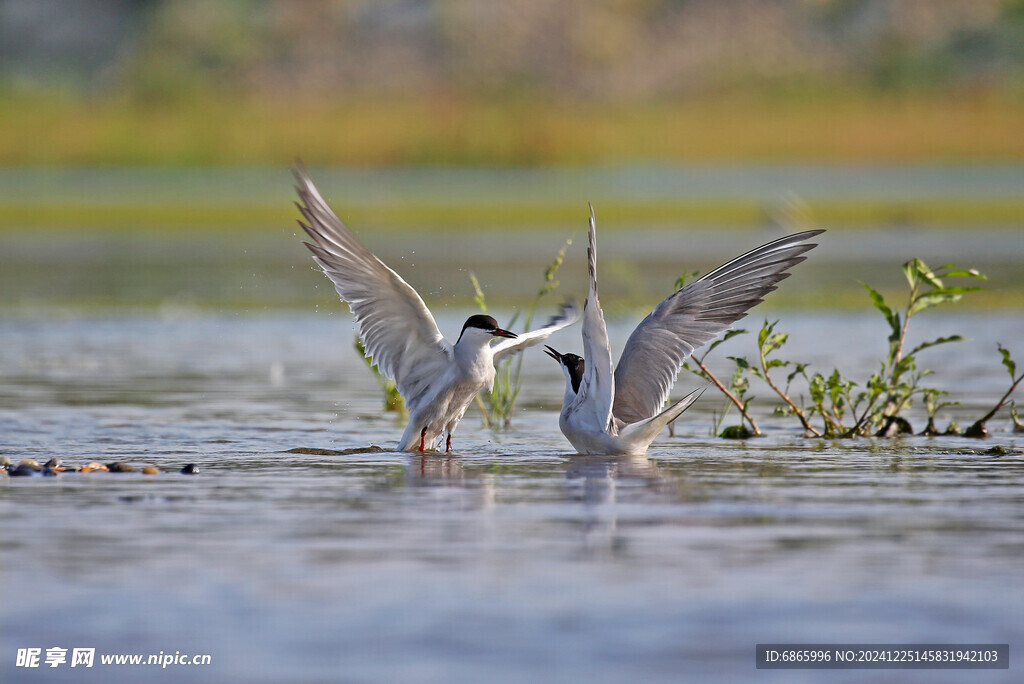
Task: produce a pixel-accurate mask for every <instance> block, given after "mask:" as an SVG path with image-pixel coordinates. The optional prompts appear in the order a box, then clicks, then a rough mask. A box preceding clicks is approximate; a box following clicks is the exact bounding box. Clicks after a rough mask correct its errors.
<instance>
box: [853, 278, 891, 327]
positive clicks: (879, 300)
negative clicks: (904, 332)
mask: <svg viewBox="0 0 1024 684" xmlns="http://www.w3.org/2000/svg"><path fill="white" fill-rule="evenodd" d="M858 282H860V284H861V285H863V286H864V289H865V290H867V291H868V294H869V295H870V296H871V301H872V302H873V303H874V305H875V308H876V309H878V310H879V311H881V312H882V315H883V316H885V320H887V321H888V322H889V327H890V328H891V329H892V331H893V334H894V335H896V336H899V333H900V317H899V315H898V314H896V313H895V312H894V311H893V310H892V309H890V308H889V305H888V304H886V303H885V299H884V298H883V297H882V295H881V294H879V292H878V290H876V289H875V288H873V287H871V286H870V285H868V284H867V283H865V282H864V281H858Z"/></svg>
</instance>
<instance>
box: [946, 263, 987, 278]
mask: <svg viewBox="0 0 1024 684" xmlns="http://www.w3.org/2000/svg"><path fill="white" fill-rule="evenodd" d="M951 266H953V264H946V266H945V267H951ZM945 267H944V268H945ZM942 277H943V278H978V279H980V280H988V277H986V276H985V275H984V274H983V273H981V272H980V271H978V269H976V268H970V269H958V270H955V271H949V272H948V273H943V274H942Z"/></svg>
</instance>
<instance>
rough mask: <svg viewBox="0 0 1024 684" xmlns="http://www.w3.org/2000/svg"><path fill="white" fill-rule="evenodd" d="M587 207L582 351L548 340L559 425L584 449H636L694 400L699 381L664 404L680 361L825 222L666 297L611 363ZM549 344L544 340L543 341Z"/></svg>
mask: <svg viewBox="0 0 1024 684" xmlns="http://www.w3.org/2000/svg"><path fill="white" fill-rule="evenodd" d="M594 223H595V222H594V208H593V206H591V207H590V234H589V245H588V247H587V269H588V271H589V273H590V288H589V291H588V292H587V300H586V302H585V303H584V305H583V358H580V357H579V356H577V355H576V354H561V353H559V352H558V351H556V350H555V349H553V348H551V347H547V354H548V355H549V356H550V357H551V358H553V359H555V360H556V361H558V363H559V365H560V366H561V367H562V371H563V372H564V374H565V396H564V397H563V399H562V412H561V415H560V416H559V418H558V426H559V427H560V428H561V430H562V434H564V435H565V436H566V438H567V439H568V440H569V443H570V444H572V446H573V447H574V448H575V449H576V451H578V452H579V453H581V454H601V455H613V454H623V455H640V454H644V453H646V451H647V447H648V446H650V444H651V442H652V441H654V438H655V437H657V436H658V433H659V432H661V430H662V428H664V427H665V426H666V425H668V424H669V423H670V422H671V421H673V420H675V419H676V418H678V417H679V416H680V414H682V412H683V411H685V410H686V409H687V408H689V407H690V405H691V404H693V402H694V401H696V399H697V397H698V396H700V393H701V392H703V391H704V390H703V388H702V389H698V390H696V391H694V392H691V393H690V394H688V395H687V396H685V397H683V398H682V399H680V400H679V401H677V402H675V403H674V404H672V405H671V406H669V407H668V408H664V409H663V406H664V404H665V402H666V400H667V399H668V397H669V393H670V391H671V390H672V385H673V383H674V382H675V379H676V375H677V374H678V373H679V369H680V367H681V366H682V363H683V361H684V360H685V359H686V358H687V357H688V356H689V355H690V354H692V353H693V351H694V350H695V349H697V348H699V347H701V346H702V345H704V344H705V343H707V342H709V341H711V340H712V339H714V338H715V336H717V335H718V334H719V333H721V332H724V331H725V330H727V329H728V328H729V327H730V326H731V325H732V324H733V323H735V322H736V321H738V320H739V319H741V318H743V317H744V316H746V315H747V311H748V310H749V309H751V308H753V307H754V306H756V305H757V304H759V303H761V301H762V298H763V297H764V296H765V295H766V294H768V293H769V292H771V291H772V290H774V289H775V288H776V286H777V285H778V283H779V281H781V280H784V279H785V278H788V277H789V273H788V272H787V270H788V269H790V268H792V267H793V266H795V265H796V264H798V263H800V262H801V261H803V260H804V259H806V257H804V256H801V255H802V254H804V253H805V252H807V251H809V250H811V249H813V248H814V247H816V246H817V245H816V244H813V243H807V242H805V240H807V239H809V238H811V237H813V236H815V235H819V234H821V233H823V232H825V231H823V230H808V231H804V232H802V233H795V234H793V235H787V236H786V237H783V238H779V239H778V240H774V241H772V242H769V243H768V244H766V245H762V246H761V247H758V248H757V249H753V250H751V251H749V252H747V253H746V254H743V255H742V256H738V257H736V258H735V259H733V260H732V261H730V262H729V263H727V264H725V265H723V266H719V267H718V268H716V269H715V270H713V271H711V272H710V273H708V274H707V275H705V276H704V277H703V278H700V279H699V280H695V281H693V282H691V283H689V284H688V285H685V286H684V287H682V288H680V289H678V290H676V291H675V292H673V293H672V294H671V295H669V296H668V297H666V298H665V299H664V300H663V301H662V302H661V303H660V304H658V306H656V307H655V308H654V310H653V311H652V312H651V313H650V314H649V315H648V316H647V318H645V319H644V320H643V321H641V322H640V325H638V326H637V327H636V329H635V330H634V331H633V333H632V334H631V335H630V336H629V340H628V341H627V342H626V346H625V347H624V348H623V350H622V355H621V356H620V358H619V365H618V367H616V368H615V370H614V372H613V371H612V353H611V348H610V346H609V344H608V330H607V328H606V327H605V322H604V313H603V312H602V311H601V302H600V301H599V300H598V298H597V231H596V229H595V226H594ZM545 346H546V345H545Z"/></svg>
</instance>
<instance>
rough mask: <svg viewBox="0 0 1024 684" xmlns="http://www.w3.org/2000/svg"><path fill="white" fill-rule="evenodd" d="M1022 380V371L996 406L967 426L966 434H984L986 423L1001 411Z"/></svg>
mask: <svg viewBox="0 0 1024 684" xmlns="http://www.w3.org/2000/svg"><path fill="white" fill-rule="evenodd" d="M1021 380H1024V373H1021V375H1020V377H1018V378H1017V379H1016V380H1014V381H1013V384H1012V385H1010V389H1008V390H1006V394H1004V395H1003V396H1002V398H1001V399H1000V400H999V402H998V403H997V404H996V405H995V407H993V408H992V410H991V411H989V412H988V413H986V414H985V415H984V416H983V417H982V418H980V419H979V420H977V421H976V422H975V423H974V425H972V426H971V427H969V428H967V430H966V431H965V432H964V434H965V435H967V436H968V437H973V436H975V435H983V434H984V432H985V423H987V422H988V421H990V420H992V416H994V415H996V413H998V412H999V409H1001V408H1003V406H1005V405H1006V400H1007V399H1009V398H1010V395H1011V394H1013V392H1014V390H1016V389H1017V385H1019V384H1020V381H1021Z"/></svg>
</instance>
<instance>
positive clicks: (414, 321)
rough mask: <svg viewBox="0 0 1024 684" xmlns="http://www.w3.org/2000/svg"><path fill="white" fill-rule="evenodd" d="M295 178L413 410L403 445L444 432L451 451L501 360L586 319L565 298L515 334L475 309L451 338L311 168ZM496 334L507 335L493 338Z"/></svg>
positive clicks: (302, 205)
mask: <svg viewBox="0 0 1024 684" xmlns="http://www.w3.org/2000/svg"><path fill="white" fill-rule="evenodd" d="M295 179H296V181H297V186H296V191H297V192H298V194H299V202H297V203H296V206H298V208H299V211H300V212H302V216H303V217H304V218H305V221H302V220H300V221H299V225H300V226H302V229H303V230H305V231H306V233H307V234H308V235H309V236H310V237H311V238H312V239H313V242H312V243H310V242H306V243H304V244H305V245H306V246H307V247H308V248H309V250H310V251H311V252H312V253H313V261H315V262H316V263H317V265H319V266H320V268H322V269H323V271H324V273H325V274H326V275H327V277H328V278H330V279H331V281H332V282H333V283H334V288H335V290H337V292H338V295H339V296H340V297H341V299H342V301H345V302H348V305H349V309H351V311H352V314H353V316H354V317H355V320H356V323H357V325H358V327H359V336H360V337H361V338H362V340H363V344H364V348H365V349H366V355H367V357H368V358H369V359H370V360H371V361H372V362H373V363H374V364H376V366H377V368H378V369H379V370H380V372H381V373H383V374H384V376H386V377H388V378H390V379H391V380H393V381H394V383H395V385H396V386H397V388H398V392H399V393H400V394H401V395H402V399H403V400H404V401H405V406H406V408H407V409H408V410H409V425H408V427H406V429H405V434H404V435H402V441H401V443H400V444H399V449H401V450H402V451H427V450H436V449H437V448H438V443H439V442H440V440H441V437H443V436H444V435H447V440H446V442H445V451H451V448H452V434H453V433H454V432H455V426H456V425H458V423H459V420H461V419H462V416H463V414H465V412H466V409H467V408H468V407H469V405H470V403H471V402H472V401H473V399H474V398H475V397H476V395H477V393H478V392H479V391H480V390H482V389H484V388H487V389H488V390H489V389H490V388H491V387H492V386H493V384H494V375H495V371H494V364H495V363H496V362H498V361H500V360H501V359H502V358H504V357H506V356H508V355H510V354H515V353H517V352H520V351H522V350H523V349H525V348H527V347H530V346H533V345H535V344H538V343H540V342H543V341H544V340H546V339H547V338H548V337H549V336H550V335H551V333H553V332H555V331H556V330H560V329H562V328H564V327H566V326H568V325H571V324H573V323H575V322H576V320H577V319H578V318H579V310H578V308H577V306H576V305H575V304H574V303H573V302H572V301H566V302H565V303H564V304H562V305H561V307H560V308H559V311H558V313H557V314H555V315H554V316H552V317H551V319H550V320H549V321H548V322H547V323H546V324H545V325H544V326H543V327H541V328H538V329H536V330H531V331H530V332H526V333H523V334H521V335H516V334H515V333H513V332H509V331H508V330H503V329H502V328H499V327H498V323H497V321H495V320H494V319H493V318H492V317H490V316H487V315H484V314H476V315H474V316H470V317H469V318H467V319H466V322H465V324H464V325H463V326H462V332H461V333H460V334H459V337H458V339H457V340H456V341H455V344H452V343H451V342H449V341H448V340H446V339H445V338H444V336H443V335H442V334H441V331H440V330H438V328H437V323H435V322H434V317H433V315H431V313H430V310H429V309H428V308H427V307H426V305H425V304H424V303H423V299H422V298H421V297H420V296H419V294H417V293H416V290H414V289H413V288H412V287H411V286H410V285H409V284H408V283H406V282H405V281H404V280H402V278H401V276H399V275H398V274H397V273H395V272H394V271H392V270H391V269H390V268H388V267H387V266H386V265H384V262H382V261H381V260H380V259H378V258H377V257H375V256H374V255H373V254H372V253H371V252H370V250H368V249H367V248H366V247H364V246H363V245H362V244H360V242H359V241H358V240H356V237H355V235H353V234H352V232H351V231H350V230H349V229H348V228H347V227H346V226H345V224H344V223H342V221H341V219H339V218H338V216H337V215H336V214H335V213H334V212H333V211H332V210H331V208H330V206H328V204H327V202H326V201H325V200H324V198H323V197H322V196H321V195H320V192H319V191H318V190H317V188H316V186H315V185H314V184H313V181H312V179H311V178H310V177H309V174H308V173H306V171H305V170H304V169H297V170H296V171H295ZM495 338H504V339H502V340H501V341H500V342H498V343H495V344H491V342H492V340H494V339H495Z"/></svg>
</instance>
